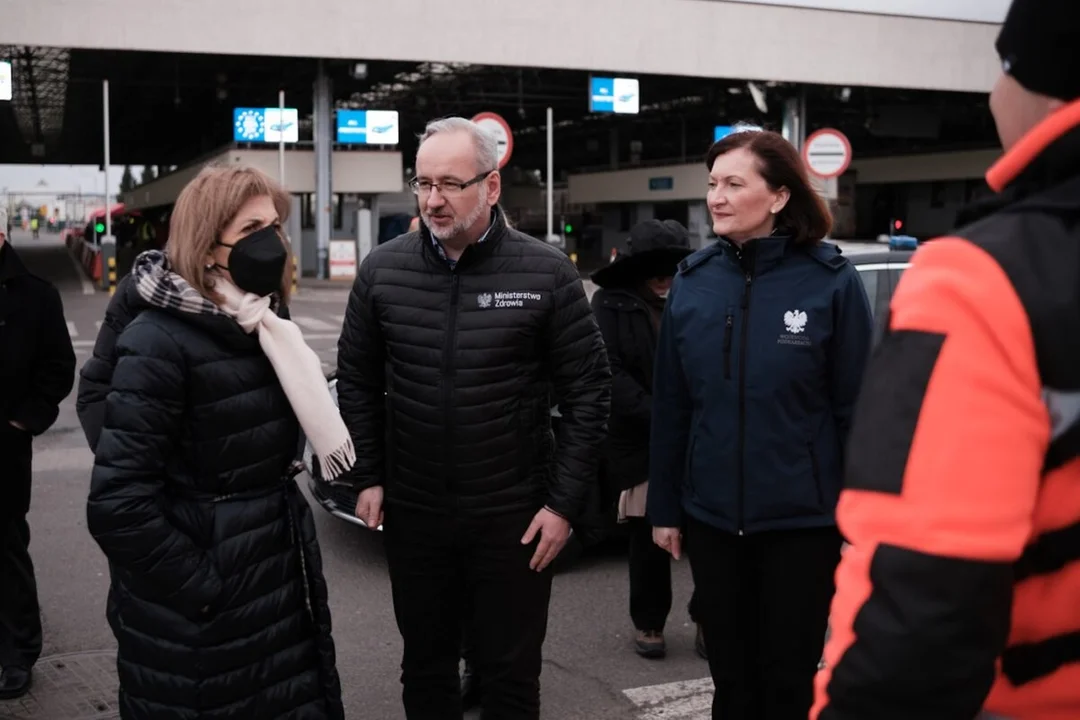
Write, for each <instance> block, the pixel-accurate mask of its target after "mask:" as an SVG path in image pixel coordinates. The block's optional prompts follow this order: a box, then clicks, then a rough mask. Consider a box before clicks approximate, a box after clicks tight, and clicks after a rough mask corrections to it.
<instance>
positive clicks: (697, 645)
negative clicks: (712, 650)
mask: <svg viewBox="0 0 1080 720" xmlns="http://www.w3.org/2000/svg"><path fill="white" fill-rule="evenodd" d="M694 649H695V650H697V654H698V655H700V656H701V659H702V660H708V659H709V653H708V651H707V650H706V649H705V633H703V632H701V624H700V623H699V624H698V626H697V637H696V638H694Z"/></svg>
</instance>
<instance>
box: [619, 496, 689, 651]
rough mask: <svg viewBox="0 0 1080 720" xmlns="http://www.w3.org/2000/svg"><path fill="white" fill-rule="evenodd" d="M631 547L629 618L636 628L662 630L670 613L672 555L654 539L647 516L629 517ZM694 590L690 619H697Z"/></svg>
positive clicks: (629, 553)
mask: <svg viewBox="0 0 1080 720" xmlns="http://www.w3.org/2000/svg"><path fill="white" fill-rule="evenodd" d="M627 524H628V525H629V526H630V547H629V551H628V554H627V560H628V562H629V565H630V619H631V620H632V621H633V623H634V627H635V628H637V629H638V630H656V631H657V632H663V631H664V626H665V625H666V624H667V619H668V615H669V614H671V556H670V555H668V553H667V551H666V550H662V549H660V547H659V546H658V545H657V544H656V543H654V542H653V537H652V524H651V523H650V522H649V521H648V520H647V519H646V518H637V517H634V518H628V519H627ZM697 602H698V601H697V591H696V590H695V592H694V594H693V595H692V596H691V598H690V606H689V611H690V619H691V620H693V621H694V622H700V618H699V617H698V614H699V613H698V609H697Z"/></svg>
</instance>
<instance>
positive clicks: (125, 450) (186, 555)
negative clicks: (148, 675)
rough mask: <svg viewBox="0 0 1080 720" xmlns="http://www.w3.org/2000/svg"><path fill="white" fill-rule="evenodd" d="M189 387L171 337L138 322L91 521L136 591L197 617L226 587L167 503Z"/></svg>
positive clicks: (99, 456) (109, 426) (119, 379)
mask: <svg viewBox="0 0 1080 720" xmlns="http://www.w3.org/2000/svg"><path fill="white" fill-rule="evenodd" d="M184 386H185V370H184V361H183V357H182V355H181V351H180V348H179V347H178V346H177V344H176V341H175V340H174V339H173V338H172V336H170V335H169V333H168V332H167V331H166V330H165V329H164V328H161V327H159V326H157V325H154V324H153V323H151V322H145V323H137V324H133V325H131V326H130V327H129V328H128V329H127V330H126V331H125V332H124V334H123V335H122V336H121V337H120V340H119V342H118V344H117V363H116V370H115V371H114V372H113V376H112V389H111V390H110V391H109V394H108V398H107V399H106V402H105V413H104V422H103V425H102V430H101V437H100V439H99V441H98V445H97V452H96V457H95V459H94V471H93V478H92V480H91V485H90V498H89V501H88V503H87V524H88V527H89V529H90V534H91V535H93V537H94V539H95V540H96V541H97V543H98V545H99V546H101V549H102V551H103V552H104V553H105V556H106V557H107V558H108V559H109V562H110V563H111V564H112V565H113V567H114V568H116V569H118V570H119V571H121V572H122V573H123V578H124V582H125V584H126V585H127V586H128V587H129V588H130V589H131V590H132V591H133V592H134V593H135V594H137V595H138V596H139V597H141V598H143V599H146V600H151V601H154V602H159V603H161V604H163V605H166V606H168V607H172V608H174V609H175V610H176V611H177V612H180V613H181V614H183V615H185V616H187V617H197V616H198V613H199V612H200V611H201V610H202V608H204V607H206V606H208V605H212V604H213V602H214V600H215V599H216V598H217V597H218V595H219V594H220V592H221V587H222V583H221V578H220V576H219V575H218V572H217V569H216V568H215V567H214V565H213V562H212V561H211V559H210V556H209V555H208V554H207V553H206V552H205V551H203V550H202V549H200V548H199V547H197V546H196V545H195V543H194V542H193V541H192V540H191V538H190V537H188V536H187V535H185V534H184V533H183V532H181V531H180V530H178V529H177V528H176V527H174V526H173V525H172V524H170V522H169V520H168V518H167V517H166V515H165V513H164V512H163V509H162V507H163V505H164V504H165V503H167V502H168V500H167V499H166V498H165V495H164V485H165V477H166V470H167V466H168V463H169V462H170V459H171V456H172V455H173V446H174V443H175V442H176V440H175V438H176V434H177V431H178V428H179V425H180V422H181V418H182V417H183V415H184V397H185V387H184Z"/></svg>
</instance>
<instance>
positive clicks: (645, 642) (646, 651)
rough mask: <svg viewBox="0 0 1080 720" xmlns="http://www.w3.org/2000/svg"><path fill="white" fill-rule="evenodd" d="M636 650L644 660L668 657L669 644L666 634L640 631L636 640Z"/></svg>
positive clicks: (655, 631)
mask: <svg viewBox="0 0 1080 720" xmlns="http://www.w3.org/2000/svg"><path fill="white" fill-rule="evenodd" d="M634 650H636V651H637V654H638V655H640V656H641V657H643V658H648V659H650V660H655V659H659V658H662V657H664V656H665V655H667V643H666V642H664V633H662V632H660V631H659V630H638V633H637V637H636V638H635V639H634Z"/></svg>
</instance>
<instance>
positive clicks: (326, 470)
mask: <svg viewBox="0 0 1080 720" xmlns="http://www.w3.org/2000/svg"><path fill="white" fill-rule="evenodd" d="M355 463H356V448H355V447H354V446H353V441H352V438H348V439H347V440H346V441H345V443H344V444H343V445H341V446H340V447H338V448H337V449H336V450H334V451H333V452H331V453H329V454H327V455H320V456H319V467H320V468H321V469H322V476H323V479H324V480H326V481H328V482H329V481H332V480H335V479H337V478H338V477H340V476H341V475H343V474H344V473H346V472H348V470H349V469H350V468H352V466H353V465H354V464H355Z"/></svg>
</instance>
